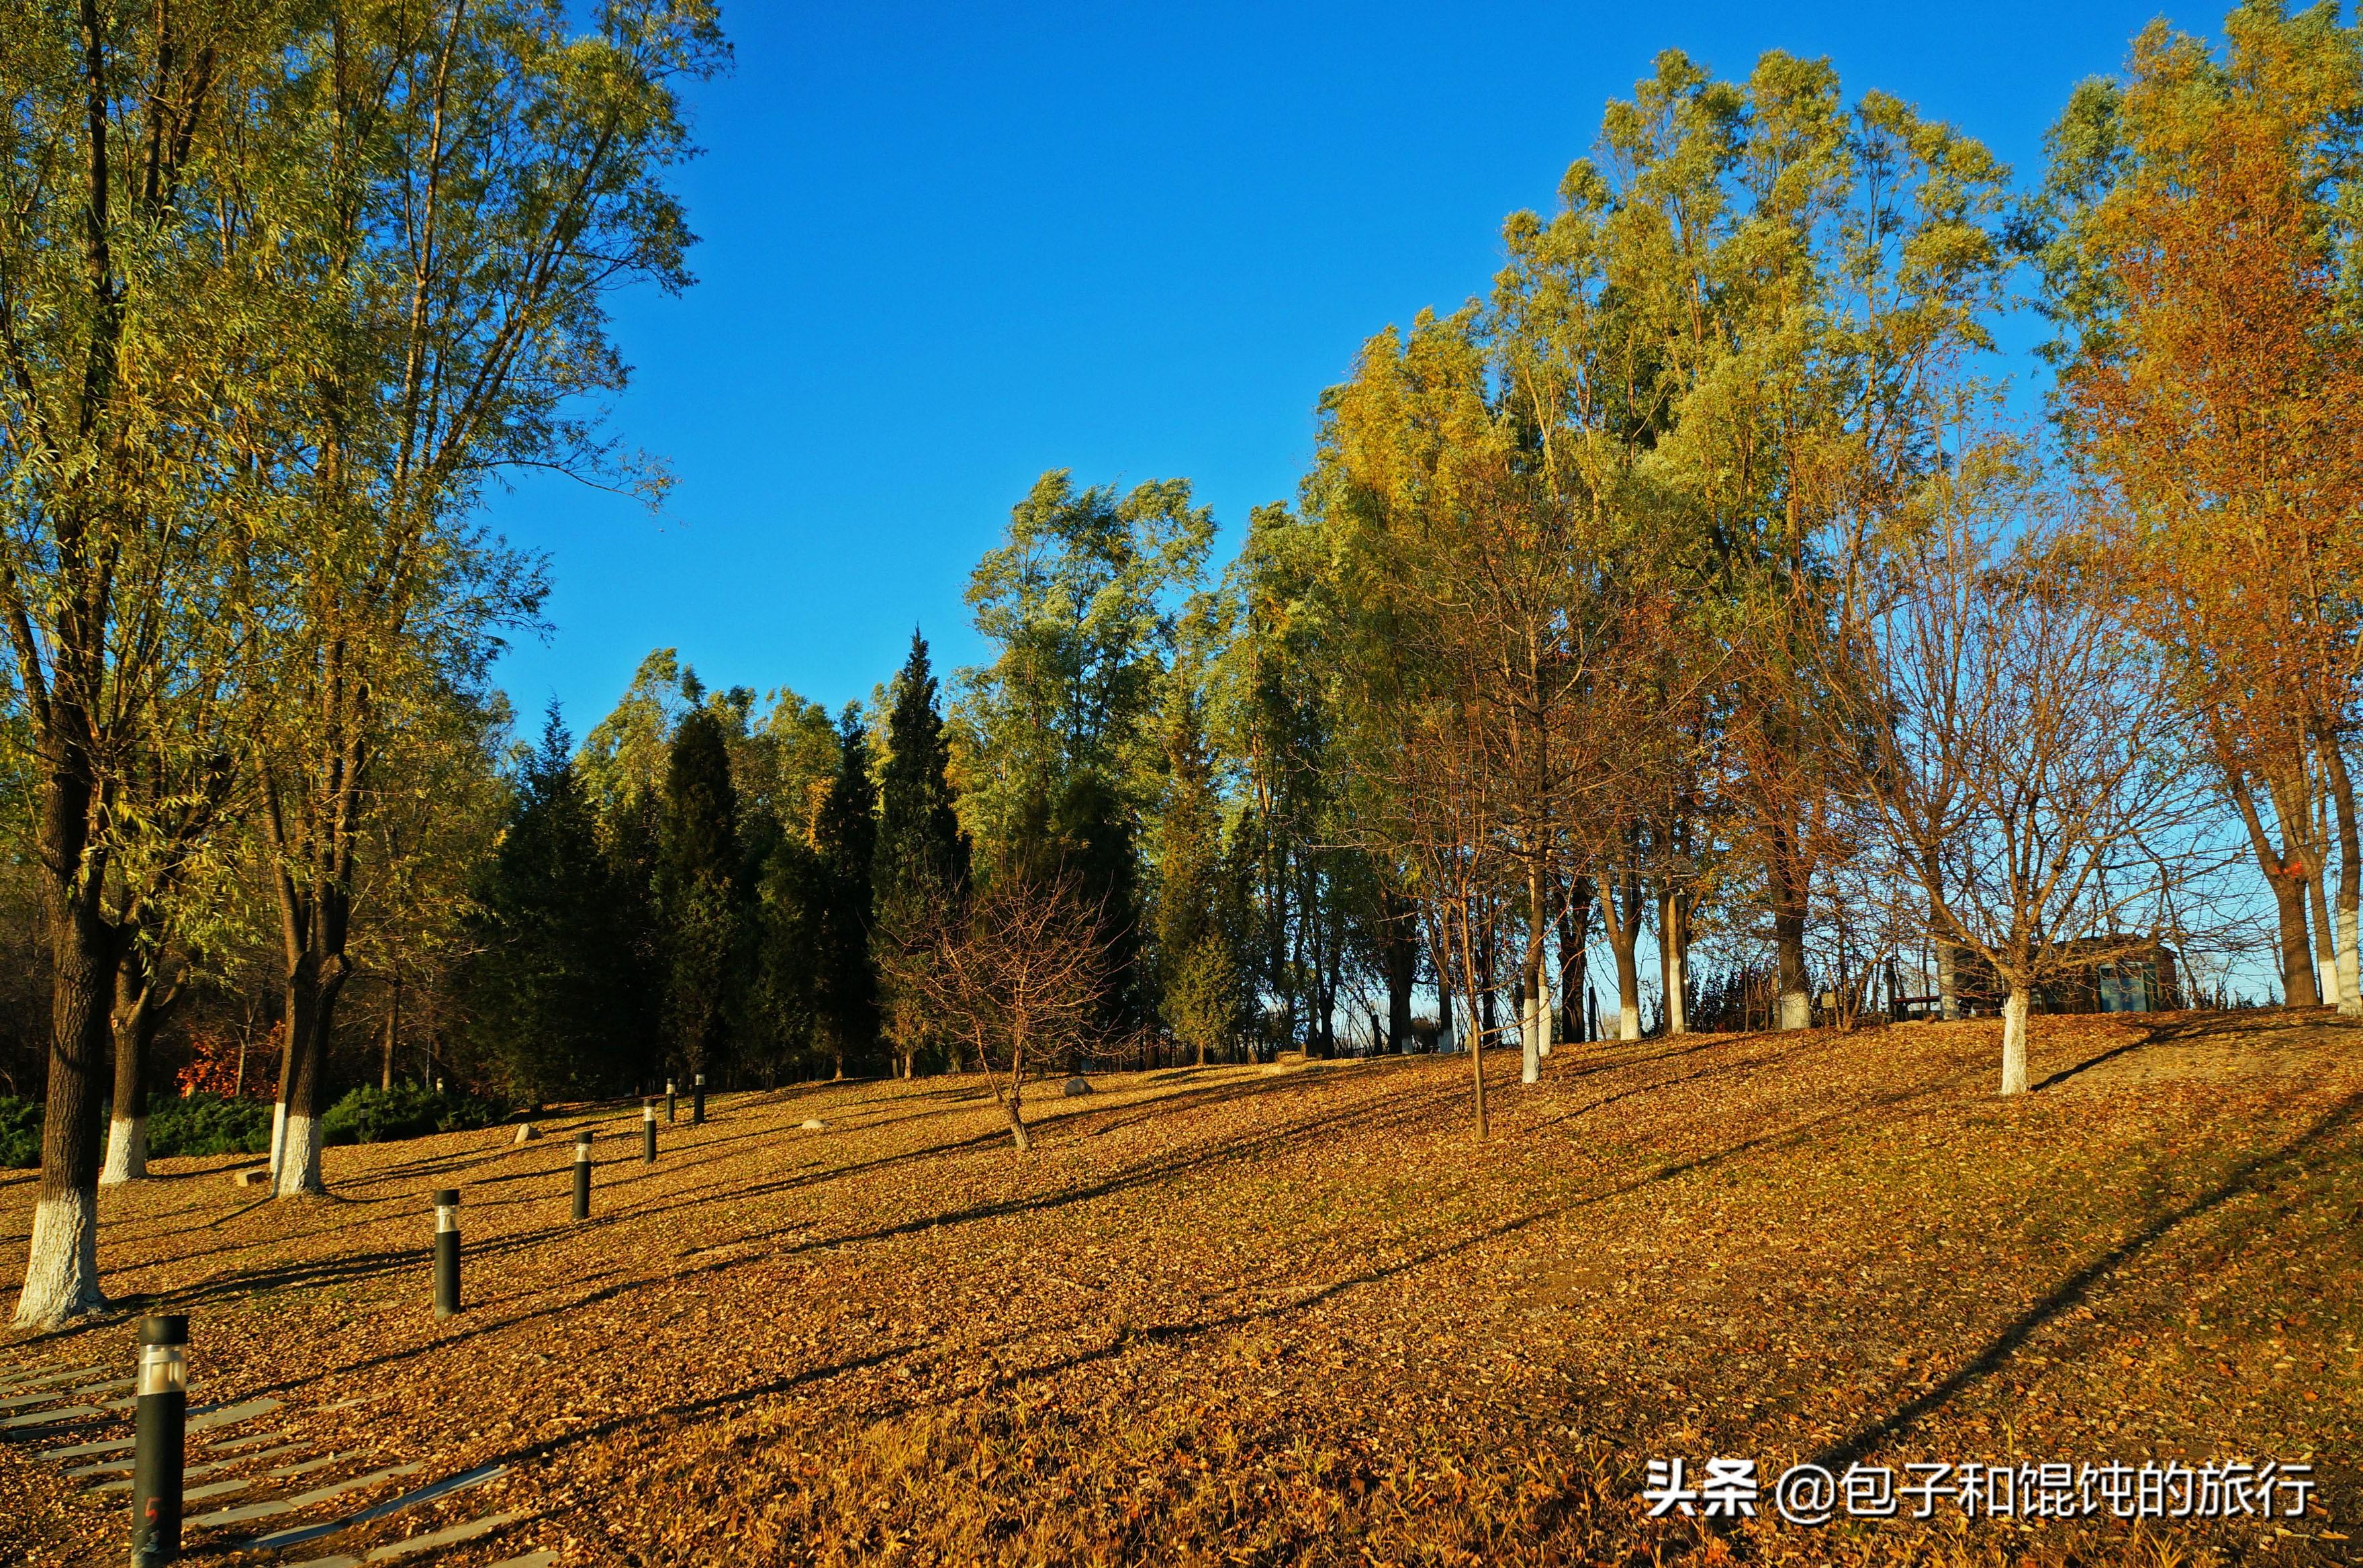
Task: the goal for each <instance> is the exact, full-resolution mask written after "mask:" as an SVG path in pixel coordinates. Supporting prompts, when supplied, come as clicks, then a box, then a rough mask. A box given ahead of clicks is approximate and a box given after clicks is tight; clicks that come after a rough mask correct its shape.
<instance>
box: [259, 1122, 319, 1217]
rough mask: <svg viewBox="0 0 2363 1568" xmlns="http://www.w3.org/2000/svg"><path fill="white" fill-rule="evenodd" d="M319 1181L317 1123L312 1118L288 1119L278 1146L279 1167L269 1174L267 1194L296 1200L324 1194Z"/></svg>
mask: <svg viewBox="0 0 2363 1568" xmlns="http://www.w3.org/2000/svg"><path fill="white" fill-rule="evenodd" d="M327 1190H328V1187H327V1183H325V1182H323V1181H322V1180H321V1179H320V1122H319V1118H316V1117H308V1116H291V1117H289V1118H287V1124H286V1130H285V1132H284V1133H283V1135H282V1136H281V1140H280V1145H279V1168H278V1170H277V1171H276V1172H274V1173H272V1181H271V1195H272V1196H273V1197H297V1196H301V1195H304V1194H306V1193H325V1192H327Z"/></svg>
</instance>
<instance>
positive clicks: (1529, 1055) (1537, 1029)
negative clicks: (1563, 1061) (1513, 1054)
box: [1518, 991, 1544, 1084]
mask: <svg viewBox="0 0 2363 1568" xmlns="http://www.w3.org/2000/svg"><path fill="white" fill-rule="evenodd" d="M1543 1011H1544V1009H1543V1008H1542V1006H1540V1002H1539V999H1538V998H1537V996H1536V995H1534V993H1533V992H1532V991H1529V992H1527V994H1526V1002H1525V1017H1524V1018H1520V1019H1519V1020H1518V1042H1519V1044H1520V1046H1521V1047H1522V1048H1523V1049H1522V1051H1521V1055H1520V1060H1519V1067H1518V1082H1519V1083H1521V1084H1538V1083H1540V1082H1542V1076H1543V1020H1542V1014H1543Z"/></svg>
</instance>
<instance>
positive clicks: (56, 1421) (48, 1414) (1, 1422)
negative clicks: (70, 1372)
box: [0, 1405, 106, 1429]
mask: <svg viewBox="0 0 2363 1568" xmlns="http://www.w3.org/2000/svg"><path fill="white" fill-rule="evenodd" d="M90 1418H96V1419H98V1420H102V1421H103V1420H105V1418H106V1412H105V1411H104V1410H102V1409H100V1408H99V1407H97V1406H95V1405H68V1406H66V1407H63V1408H61V1409H56V1410H35V1411H31V1412H30V1413H28V1414H26V1415H22V1416H0V1429H15V1428H17V1427H61V1426H63V1425H64V1424H65V1423H66V1422H68V1421H79V1420H85V1419H90Z"/></svg>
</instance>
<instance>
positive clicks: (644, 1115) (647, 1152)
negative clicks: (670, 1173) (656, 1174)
mask: <svg viewBox="0 0 2363 1568" xmlns="http://www.w3.org/2000/svg"><path fill="white" fill-rule="evenodd" d="M640 1158H641V1159H643V1160H645V1161H647V1162H648V1163H649V1164H651V1165H653V1164H655V1163H656V1162H657V1103H656V1102H655V1101H654V1100H649V1101H648V1102H647V1103H646V1104H644V1105H642V1106H640Z"/></svg>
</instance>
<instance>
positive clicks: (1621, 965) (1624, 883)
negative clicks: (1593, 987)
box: [1601, 871, 1641, 1040]
mask: <svg viewBox="0 0 2363 1568" xmlns="http://www.w3.org/2000/svg"><path fill="white" fill-rule="evenodd" d="M1601 896H1602V901H1603V906H1604V908H1605V912H1606V914H1607V916H1608V947H1609V951H1611V952H1613V953H1614V954H1615V955H1616V1038H1617V1039H1619V1040H1639V1039H1640V1038H1641V966H1640V964H1639V963H1638V962H1636V958H1635V951H1636V949H1637V948H1638V947H1639V946H1640V941H1641V878H1640V874H1639V873H1636V872H1631V871H1625V872H1620V873H1617V874H1616V875H1614V876H1612V877H1610V878H1608V879H1607V880H1606V881H1605V882H1603V884H1602V885H1601Z"/></svg>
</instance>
